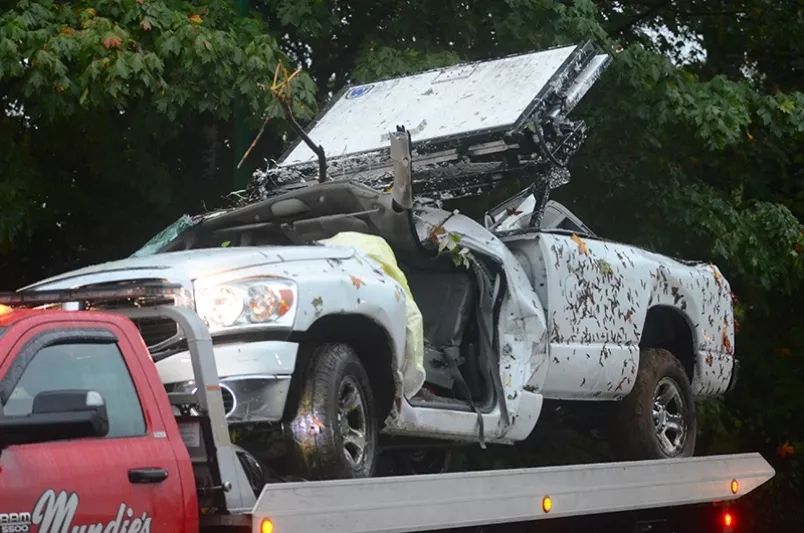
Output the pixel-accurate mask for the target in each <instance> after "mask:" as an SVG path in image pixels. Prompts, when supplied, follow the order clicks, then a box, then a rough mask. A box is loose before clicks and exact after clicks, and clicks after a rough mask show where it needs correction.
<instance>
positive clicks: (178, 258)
mask: <svg viewBox="0 0 804 533" xmlns="http://www.w3.org/2000/svg"><path fill="white" fill-rule="evenodd" d="M352 255H354V249H352V248H343V247H336V246H260V247H243V248H211V249H200V250H188V251H182V252H167V253H163V254H156V255H149V256H145V257H129V258H127V259H121V260H118V261H110V262H108V263H101V264H98V265H92V266H88V267H85V268H81V269H79V270H73V271H72V272H67V273H64V274H60V275H58V276H54V277H52V278H48V279H45V280H42V281H39V282H37V283H34V284H32V285H28V286H27V287H24V288H23V290H25V289H45V288H47V289H68V288H76V287H81V286H84V285H88V284H95V283H108V282H114V281H124V280H133V279H166V280H169V281H172V282H187V281H194V280H196V279H198V278H201V277H207V276H214V275H217V274H223V273H226V272H231V271H234V270H239V269H242V268H249V267H255V266H260V265H270V264H275V263H282V262H287V261H309V260H316V259H348V258H349V257H352Z"/></svg>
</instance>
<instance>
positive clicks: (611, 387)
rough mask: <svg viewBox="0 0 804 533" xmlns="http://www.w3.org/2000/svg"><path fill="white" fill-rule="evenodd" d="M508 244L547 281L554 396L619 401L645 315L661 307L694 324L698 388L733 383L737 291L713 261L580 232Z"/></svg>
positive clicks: (634, 363) (547, 386)
mask: <svg viewBox="0 0 804 533" xmlns="http://www.w3.org/2000/svg"><path fill="white" fill-rule="evenodd" d="M508 244H509V245H510V246H512V247H513V248H514V249H516V250H518V255H519V256H520V257H522V256H524V257H525V258H526V259H527V260H528V262H529V264H534V265H541V269H540V270H539V271H538V272H535V273H534V275H539V276H544V281H545V282H546V303H545V305H546V308H547V322H548V330H549V332H548V335H549V354H550V356H549V359H550V361H549V364H550V370H549V373H548V375H547V378H546V380H545V381H544V384H543V387H544V388H543V389H542V390H543V392H544V394H545V395H546V396H547V397H550V398H563V399H618V398H621V397H623V396H625V395H626V394H628V392H629V391H630V390H631V388H632V387H633V384H634V379H635V378H636V373H637V369H638V366H639V342H640V340H641V336H642V333H643V331H644V326H645V319H646V316H647V313H648V311H649V310H650V309H652V308H655V307H657V306H661V307H665V308H671V309H674V310H675V312H677V313H679V315H680V316H682V317H683V318H684V320H685V322H686V323H688V324H689V326H690V328H691V332H692V337H693V346H692V347H691V349H692V351H693V352H694V353H695V355H696V360H695V362H694V374H693V380H692V388H693V392H694V393H695V394H696V395H698V396H707V395H715V394H719V393H722V392H724V391H725V390H726V388H727V387H728V384H729V379H730V377H731V374H732V366H733V344H734V330H733V316H732V306H731V301H730V298H731V292H730V289H729V285H728V282H727V281H726V280H725V279H724V278H723V276H722V275H721V274H720V272H719V271H718V270H717V268H716V267H715V266H714V265H708V264H694V265H693V264H684V263H681V262H679V261H675V260H673V259H670V258H668V257H665V256H662V255H659V254H655V253H651V252H648V251H645V250H642V249H639V248H636V247H633V246H628V245H623V244H618V243H612V242H607V241H601V240H596V239H583V238H581V237H578V236H575V235H572V236H570V235H561V234H551V233H540V234H533V235H530V236H522V237H519V238H517V239H512V240H510V241H509V242H508ZM540 261H541V263H540ZM542 269H543V270H542ZM542 272H543V273H542ZM676 355H677V356H680V355H681V354H676ZM533 385H535V386H538V385H539V384H538V383H533Z"/></svg>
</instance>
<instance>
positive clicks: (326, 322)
mask: <svg viewBox="0 0 804 533" xmlns="http://www.w3.org/2000/svg"><path fill="white" fill-rule="evenodd" d="M299 336H300V338H299V339H298V341H299V343H300V345H301V346H300V348H299V355H298V360H297V361H296V369H297V371H296V375H299V376H301V375H304V370H303V369H306V368H307V365H308V364H309V362H310V355H311V353H312V351H313V348H315V347H316V346H318V345H320V344H322V343H325V342H342V343H345V344H348V345H349V346H351V347H352V348H353V349H354V350H355V352H357V356H358V358H360V362H361V363H362V365H363V368H364V369H365V370H366V373H367V374H368V377H369V382H370V383H371V386H372V392H373V393H374V400H375V402H376V404H377V415H378V422H379V423H380V424H382V422H383V420H385V417H386V416H388V413H390V412H391V406H392V405H393V401H394V397H395V390H396V386H395V384H394V376H393V348H392V344H391V338H390V336H389V335H388V332H387V331H386V330H385V328H383V327H382V326H381V325H379V324H378V323H376V322H375V321H373V320H371V319H370V318H368V317H366V316H363V315H349V314H344V315H328V316H324V317H321V318H319V319H318V320H316V321H315V323H313V325H312V326H310V328H309V329H308V330H307V331H306V332H303V333H299ZM301 381H302V380H300V379H294V380H293V382H292V383H291V387H290V391H289V398H288V399H289V401H288V402H287V403H286V406H285V417H284V418H285V420H287V419H289V418H292V417H293V414H294V411H295V408H296V404H297V403H298V397H299V395H300V394H301V385H302V384H301Z"/></svg>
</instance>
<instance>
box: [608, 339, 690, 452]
mask: <svg viewBox="0 0 804 533" xmlns="http://www.w3.org/2000/svg"><path fill="white" fill-rule="evenodd" d="M617 411H618V412H617V416H616V419H615V420H616V421H615V424H614V426H615V427H614V428H613V429H614V435H613V440H614V443H613V444H614V451H615V454H616V455H617V456H619V457H621V458H623V459H666V458H671V457H691V456H692V455H693V453H694V452H695V438H696V433H697V420H696V414H695V400H694V398H693V395H692V388H691V387H690V382H689V379H688V378H687V374H686V372H685V371H684V368H683V367H682V366H681V363H680V362H679V361H678V359H676V358H675V356H673V354H671V353H670V352H668V351H667V350H662V349H657V348H647V349H644V350H642V351H641V353H640V357H639V371H638V373H637V378H636V382H635V383H634V387H633V389H631V392H630V394H629V395H628V396H626V397H625V398H624V399H623V400H622V401H621V402H620V405H619V407H618V409H617Z"/></svg>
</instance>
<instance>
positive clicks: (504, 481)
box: [253, 453, 775, 533]
mask: <svg viewBox="0 0 804 533" xmlns="http://www.w3.org/2000/svg"><path fill="white" fill-rule="evenodd" d="M774 473H775V472H774V470H773V468H772V467H771V466H770V464H768V462H767V461H765V459H763V458H762V456H761V455H759V454H758V453H747V454H735V455H720V456H709V457H693V458H687V459H665V460H655V461H632V462H620V463H601V464H590V465H572V466H556V467H543V468H527V469H515V470H495V471H482V472H467V473H454V474H434V475H420V476H406V477H387V478H373V479H354V480H333V481H319V482H301V483H282V484H272V485H266V486H265V488H264V489H263V491H262V494H261V495H260V497H259V499H258V500H257V504H256V506H255V508H254V511H253V516H254V518H255V520H254V521H253V523H254V531H255V532H259V526H260V523H261V521H262V520H263V519H270V520H271V521H272V522H273V526H274V531H278V532H282V533H299V532H310V531H327V532H330V533H336V532H337V533H358V532H360V533H363V532H369V531H371V532H386V533H387V532H402V531H428V530H433V529H442V528H453V527H467V526H477V525H484V524H500V523H506V522H519V521H530V520H540V519H552V518H561V517H570V516H580V515H590V514H597V513H610V512H617V511H632V510H638V509H649V508H656V507H669V506H678V505H690V504H696V503H706V502H712V501H727V500H733V499H736V498H739V497H740V496H743V495H745V494H746V493H748V492H750V491H752V490H754V489H755V488H757V487H758V486H760V485H761V484H763V483H764V482H766V481H767V480H769V479H770V478H772V477H773V475H774ZM734 481H736V484H735V483H734ZM735 488H736V489H737V490H736V492H734V491H733V489H735ZM546 496H547V497H549V498H550V499H551V502H552V508H551V509H550V510H549V512H546V511H545V510H543V505H542V504H543V499H544V498H545V497H546Z"/></svg>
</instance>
